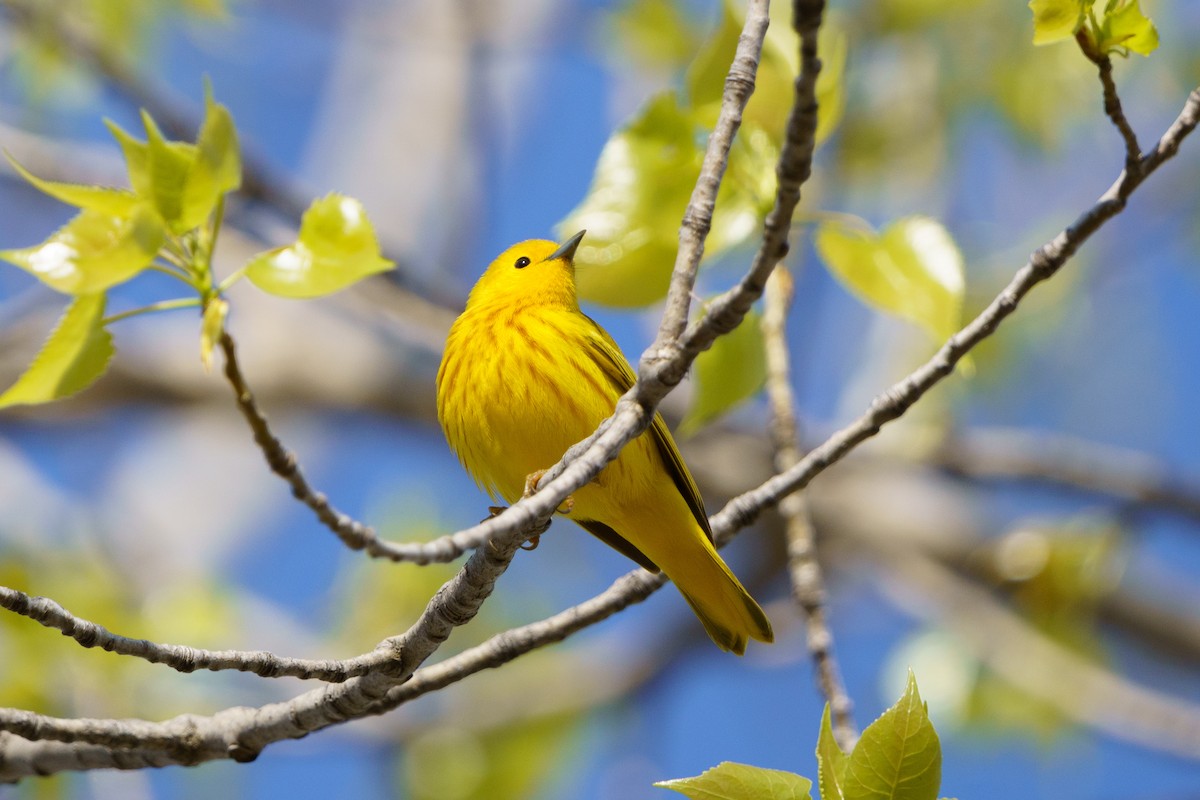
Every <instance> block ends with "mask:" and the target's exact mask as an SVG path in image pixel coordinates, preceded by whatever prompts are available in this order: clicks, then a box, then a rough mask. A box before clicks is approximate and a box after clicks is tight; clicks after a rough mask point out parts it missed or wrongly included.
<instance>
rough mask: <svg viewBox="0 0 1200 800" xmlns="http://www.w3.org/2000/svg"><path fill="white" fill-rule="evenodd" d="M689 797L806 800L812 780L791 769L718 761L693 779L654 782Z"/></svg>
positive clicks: (695, 799) (725, 799)
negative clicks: (786, 770)
mask: <svg viewBox="0 0 1200 800" xmlns="http://www.w3.org/2000/svg"><path fill="white" fill-rule="evenodd" d="M654 785H655V786H658V787H661V788H663V789H670V790H672V791H675V792H679V793H680V794H682V795H684V796H686V797H690V798H691V800H808V798H809V797H810V794H809V792H810V791H811V790H812V781H810V780H809V779H808V778H804V777H801V776H800V775H797V774H795V773H793V772H784V771H783V770H778V769H763V768H762V767H752V766H750V765H749V764H738V763H735V762H733V761H722V762H721V763H720V764H718V765H717V766H715V767H712V768H710V769H706V770H704V772H702V773H700V774H699V775H697V776H695V777H694V778H676V779H675V780H670V781H658V782H657V783H655V784H654Z"/></svg>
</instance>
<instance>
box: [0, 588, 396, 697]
mask: <svg viewBox="0 0 1200 800" xmlns="http://www.w3.org/2000/svg"><path fill="white" fill-rule="evenodd" d="M0 608H5V609H7V610H9V611H11V612H13V613H14V614H20V615H21V616H23V617H29V618H30V619H32V620H34V621H35V622H38V623H40V624H42V625H44V626H46V627H47V628H54V629H55V630H59V631H61V632H62V634H63V635H64V636H69V637H71V638H72V639H74V640H75V641H76V642H78V643H79V644H80V645H82V646H84V647H89V648H91V647H99V648H100V649H101V650H107V651H108V652H110V653H115V654H117V655H122V656H132V657H134V658H140V659H143V660H145V661H149V662H150V663H151V664H165V665H167V666H168V667H170V668H171V669H174V670H177V671H179V672H195V671H196V670H198V669H207V670H211V671H213V672H218V671H221V670H237V671H240V672H253V673H254V674H256V675H260V676H262V677H264V678H284V677H289V678H305V679H319V680H323V681H329V682H331V683H341V682H342V681H345V680H348V679H350V678H353V677H355V676H358V675H364V674H366V673H367V672H368V671H370V670H371V669H374V668H377V667H379V666H381V665H382V664H383V663H384V662H385V661H387V660H388V659H389V658H391V656H392V647H391V646H390V644H389V642H386V641H385V642H383V643H381V644H380V645H379V646H378V647H376V649H375V650H374V651H372V652H370V653H366V654H364V655H361V656H357V657H355V658H350V659H345V660H341V661H333V660H311V659H304V658H287V657H284V656H277V655H275V654H274V653H269V652H267V651H265V650H251V651H243V650H201V649H198V648H194V647H186V646H183V645H177V644H158V643H156V642H151V641H148V640H146V639H131V638H128V637H125V636H120V635H118V634H115V633H112V632H111V631H109V630H108V629H107V628H105V627H104V626H102V625H97V624H96V623H94V622H89V621H88V620H85V619H81V618H80V617H77V616H75V615H74V614H72V613H71V612H69V611H67V610H66V609H65V608H63V607H62V606H61V605H59V604H58V603H56V602H54V601H53V600H51V599H50V598H48V597H32V596H30V595H27V594H25V593H24V592H20V591H17V590H16V589H11V588H9V587H7V586H0Z"/></svg>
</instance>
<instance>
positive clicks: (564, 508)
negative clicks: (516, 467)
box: [521, 469, 575, 550]
mask: <svg viewBox="0 0 1200 800" xmlns="http://www.w3.org/2000/svg"><path fill="white" fill-rule="evenodd" d="M545 474H546V470H544V469H539V470H538V471H537V472H531V473H529V474H528V475H526V476H525V492H524V493H523V494H522V495H521V497H522V498H526V497H532V496H533V494H534V492H536V491H537V490H538V482H539V481H541V479H542V476H543V475H545ZM574 509H575V496H574V495H570V494H569V495H567V496H566V499H564V500H563V501H562V505H560V506H559V507H558V508H556V509H555V511H557V512H558V513H559V514H570V513H571V512H572V511H573V510H574ZM534 547H537V545H536V544H535V545H534ZM529 549H530V550H532V549H533V547H530V548H529Z"/></svg>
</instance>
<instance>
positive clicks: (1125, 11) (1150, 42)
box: [1099, 0, 1158, 56]
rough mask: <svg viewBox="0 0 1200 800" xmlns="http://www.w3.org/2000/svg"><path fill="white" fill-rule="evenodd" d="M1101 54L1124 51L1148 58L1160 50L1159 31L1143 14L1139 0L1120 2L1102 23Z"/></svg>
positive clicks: (1108, 12)
mask: <svg viewBox="0 0 1200 800" xmlns="http://www.w3.org/2000/svg"><path fill="white" fill-rule="evenodd" d="M1099 48H1100V51H1101V52H1105V53H1106V52H1109V51H1110V50H1115V49H1118V48H1120V49H1123V50H1127V51H1130V52H1134V53H1138V54H1139V55H1143V56H1148V55H1150V54H1151V53H1152V52H1154V51H1155V50H1156V49H1158V29H1157V28H1155V27H1154V23H1153V22H1152V21H1151V20H1150V19H1149V18H1148V17H1147V16H1146V15H1145V14H1143V13H1142V9H1141V8H1140V7H1139V3H1138V0H1120V2H1118V3H1116V5H1115V6H1113V8H1112V9H1111V10H1109V11H1106V12H1105V14H1104V18H1103V19H1102V20H1101V21H1100V42H1099Z"/></svg>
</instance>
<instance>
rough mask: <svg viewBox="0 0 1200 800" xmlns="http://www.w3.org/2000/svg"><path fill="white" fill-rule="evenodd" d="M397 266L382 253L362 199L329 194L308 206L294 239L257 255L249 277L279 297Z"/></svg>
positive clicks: (332, 288)
mask: <svg viewBox="0 0 1200 800" xmlns="http://www.w3.org/2000/svg"><path fill="white" fill-rule="evenodd" d="M393 266H394V265H393V264H392V262H391V261H388V260H387V259H385V258H383V257H382V256H381V255H380V254H379V242H378V240H377V239H376V238H375V229H374V228H373V227H372V226H371V222H370V220H368V219H367V214H366V211H364V210H363V207H362V203H360V202H358V201H357V200H355V199H354V198H352V197H346V196H344V195H340V194H330V195H328V196H326V197H324V198H322V199H320V200H316V201H314V202H313V204H312V205H311V206H309V208H308V210H307V211H305V212H304V218H303V219H302V220H301V222H300V236H299V238H297V240H296V241H295V243H293V244H290V245H288V246H286V247H279V248H276V249H274V250H268V251H267V252H265V253H260V254H259V255H257V256H255V257H254V258H253V259H252V260H251V261H250V263H249V264H248V265H247V266H246V277H247V278H249V279H250V280H251V281H252V282H253V283H254V285H255V286H257V287H258V288H260V289H262V290H263V291H265V292H270V293H271V294H275V295H279V296H280V297H293V298H304V297H321V296H322V295H327V294H332V293H333V292H336V291H339V290H341V289H345V288H346V287H347V286H350V285H351V284H354V283H357V282H358V281H360V280H362V279H363V278H365V277H367V276H368V275H373V274H375V273H377V272H383V271H385V270H389V269H391V268H392V267H393Z"/></svg>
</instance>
